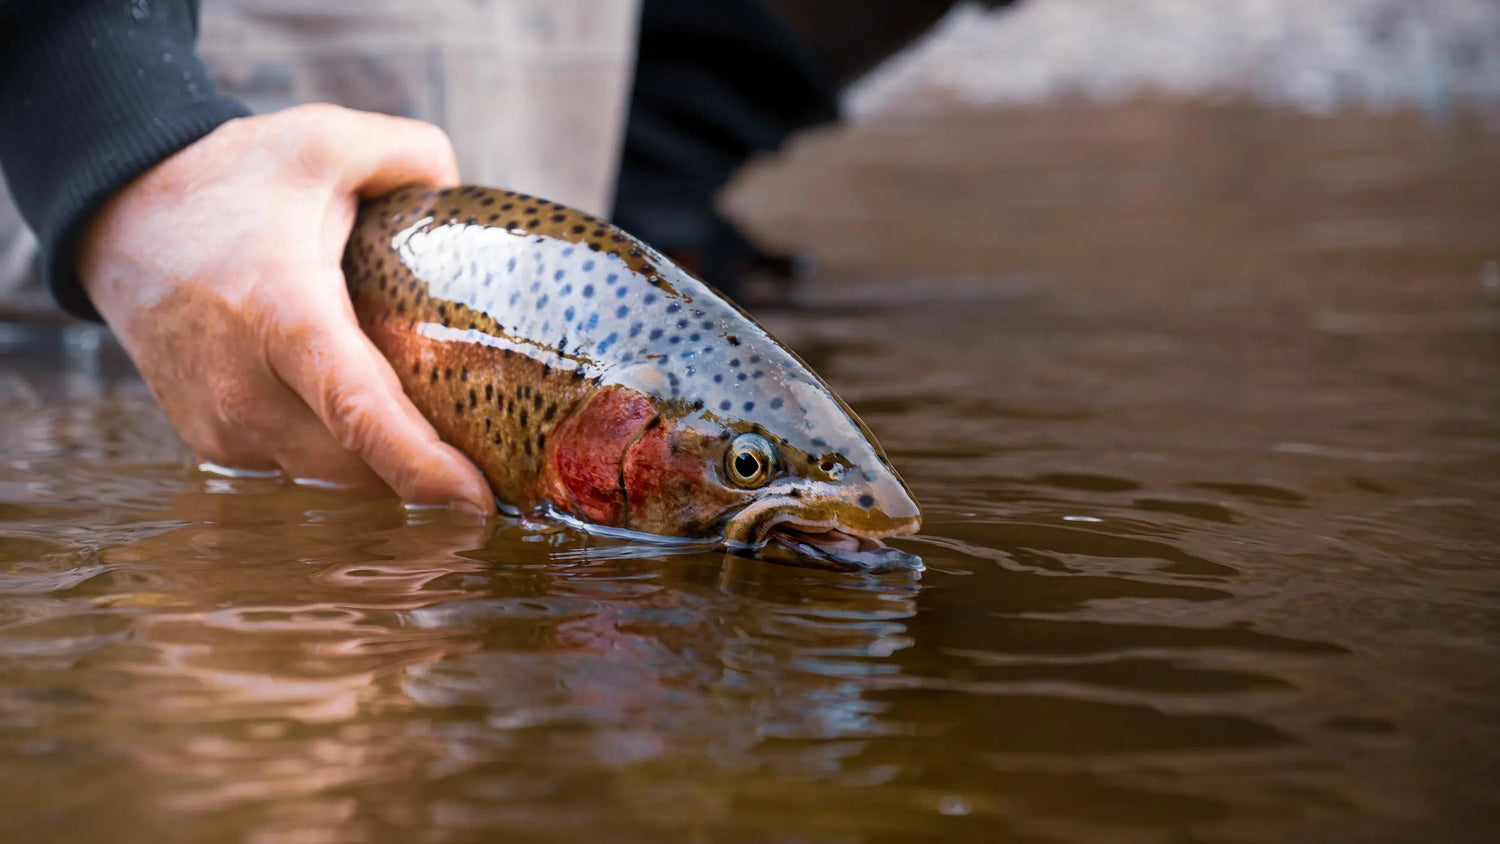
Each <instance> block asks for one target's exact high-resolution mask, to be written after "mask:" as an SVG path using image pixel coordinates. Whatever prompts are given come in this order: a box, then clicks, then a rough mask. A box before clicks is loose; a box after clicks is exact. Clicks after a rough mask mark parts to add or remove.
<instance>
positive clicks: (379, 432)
mask: <svg viewBox="0 0 1500 844" xmlns="http://www.w3.org/2000/svg"><path fill="white" fill-rule="evenodd" d="M323 418H324V419H325V420H326V422H327V424H328V427H329V432H330V433H332V434H333V437H334V439H335V440H337V441H338V443H339V445H340V446H342V447H343V448H344V450H346V451H349V452H352V453H354V454H359V455H365V454H369V453H370V452H371V451H373V450H375V449H376V448H377V447H378V445H379V444H380V443H381V441H382V440H383V438H384V437H383V435H384V426H383V425H381V423H380V417H379V414H377V413H376V412H375V408H374V407H373V406H372V403H371V401H370V399H369V397H368V396H367V395H366V394H365V391H363V390H360V389H357V388H355V387H352V386H344V385H334V386H331V387H329V388H328V389H327V391H326V393H325V395H324V400H323Z"/></svg>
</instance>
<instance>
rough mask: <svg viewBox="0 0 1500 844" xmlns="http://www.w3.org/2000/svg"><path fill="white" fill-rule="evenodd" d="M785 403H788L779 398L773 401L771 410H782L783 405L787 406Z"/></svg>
mask: <svg viewBox="0 0 1500 844" xmlns="http://www.w3.org/2000/svg"><path fill="white" fill-rule="evenodd" d="M785 403H786V402H784V401H782V400H781V396H777V397H776V398H774V399H771V409H772V410H780V409H781V406H782V405H783V404H785Z"/></svg>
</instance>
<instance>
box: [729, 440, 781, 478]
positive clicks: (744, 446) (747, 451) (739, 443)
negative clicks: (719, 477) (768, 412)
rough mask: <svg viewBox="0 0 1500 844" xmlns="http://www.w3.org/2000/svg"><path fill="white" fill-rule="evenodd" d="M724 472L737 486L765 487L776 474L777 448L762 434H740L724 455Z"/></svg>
mask: <svg viewBox="0 0 1500 844" xmlns="http://www.w3.org/2000/svg"><path fill="white" fill-rule="evenodd" d="M724 471H725V472H726V473H727V474H728V475H729V479H730V480H731V481H733V482H734V485H735V486H738V487H741V488H743V489H757V488H759V487H763V486H765V485H766V484H767V483H768V482H769V481H770V480H771V476H772V475H774V474H775V473H776V447H775V446H773V445H771V441H770V440H767V439H766V438H765V437H763V436H761V435H760V434H740V435H739V436H737V437H735V438H734V442H732V443H730V445H729V452H728V453H727V454H725V455H724Z"/></svg>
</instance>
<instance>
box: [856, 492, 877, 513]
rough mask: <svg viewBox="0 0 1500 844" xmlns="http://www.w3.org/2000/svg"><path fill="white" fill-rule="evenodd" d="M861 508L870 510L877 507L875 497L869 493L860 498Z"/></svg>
mask: <svg viewBox="0 0 1500 844" xmlns="http://www.w3.org/2000/svg"><path fill="white" fill-rule="evenodd" d="M859 506H861V507H863V508H865V509H866V510H868V509H870V508H871V507H874V506H875V496H873V495H871V494H869V493H868V492H867V493H865V494H864V495H861V496H860V497H859Z"/></svg>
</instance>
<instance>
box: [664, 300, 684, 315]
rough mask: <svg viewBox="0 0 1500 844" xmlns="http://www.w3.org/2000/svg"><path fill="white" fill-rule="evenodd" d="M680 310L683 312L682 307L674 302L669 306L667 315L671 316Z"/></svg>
mask: <svg viewBox="0 0 1500 844" xmlns="http://www.w3.org/2000/svg"><path fill="white" fill-rule="evenodd" d="M680 310H682V305H680V304H678V303H677V302H673V303H672V304H670V305H668V306H667V313H669V314H675V313H677V312H678V311H680Z"/></svg>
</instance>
